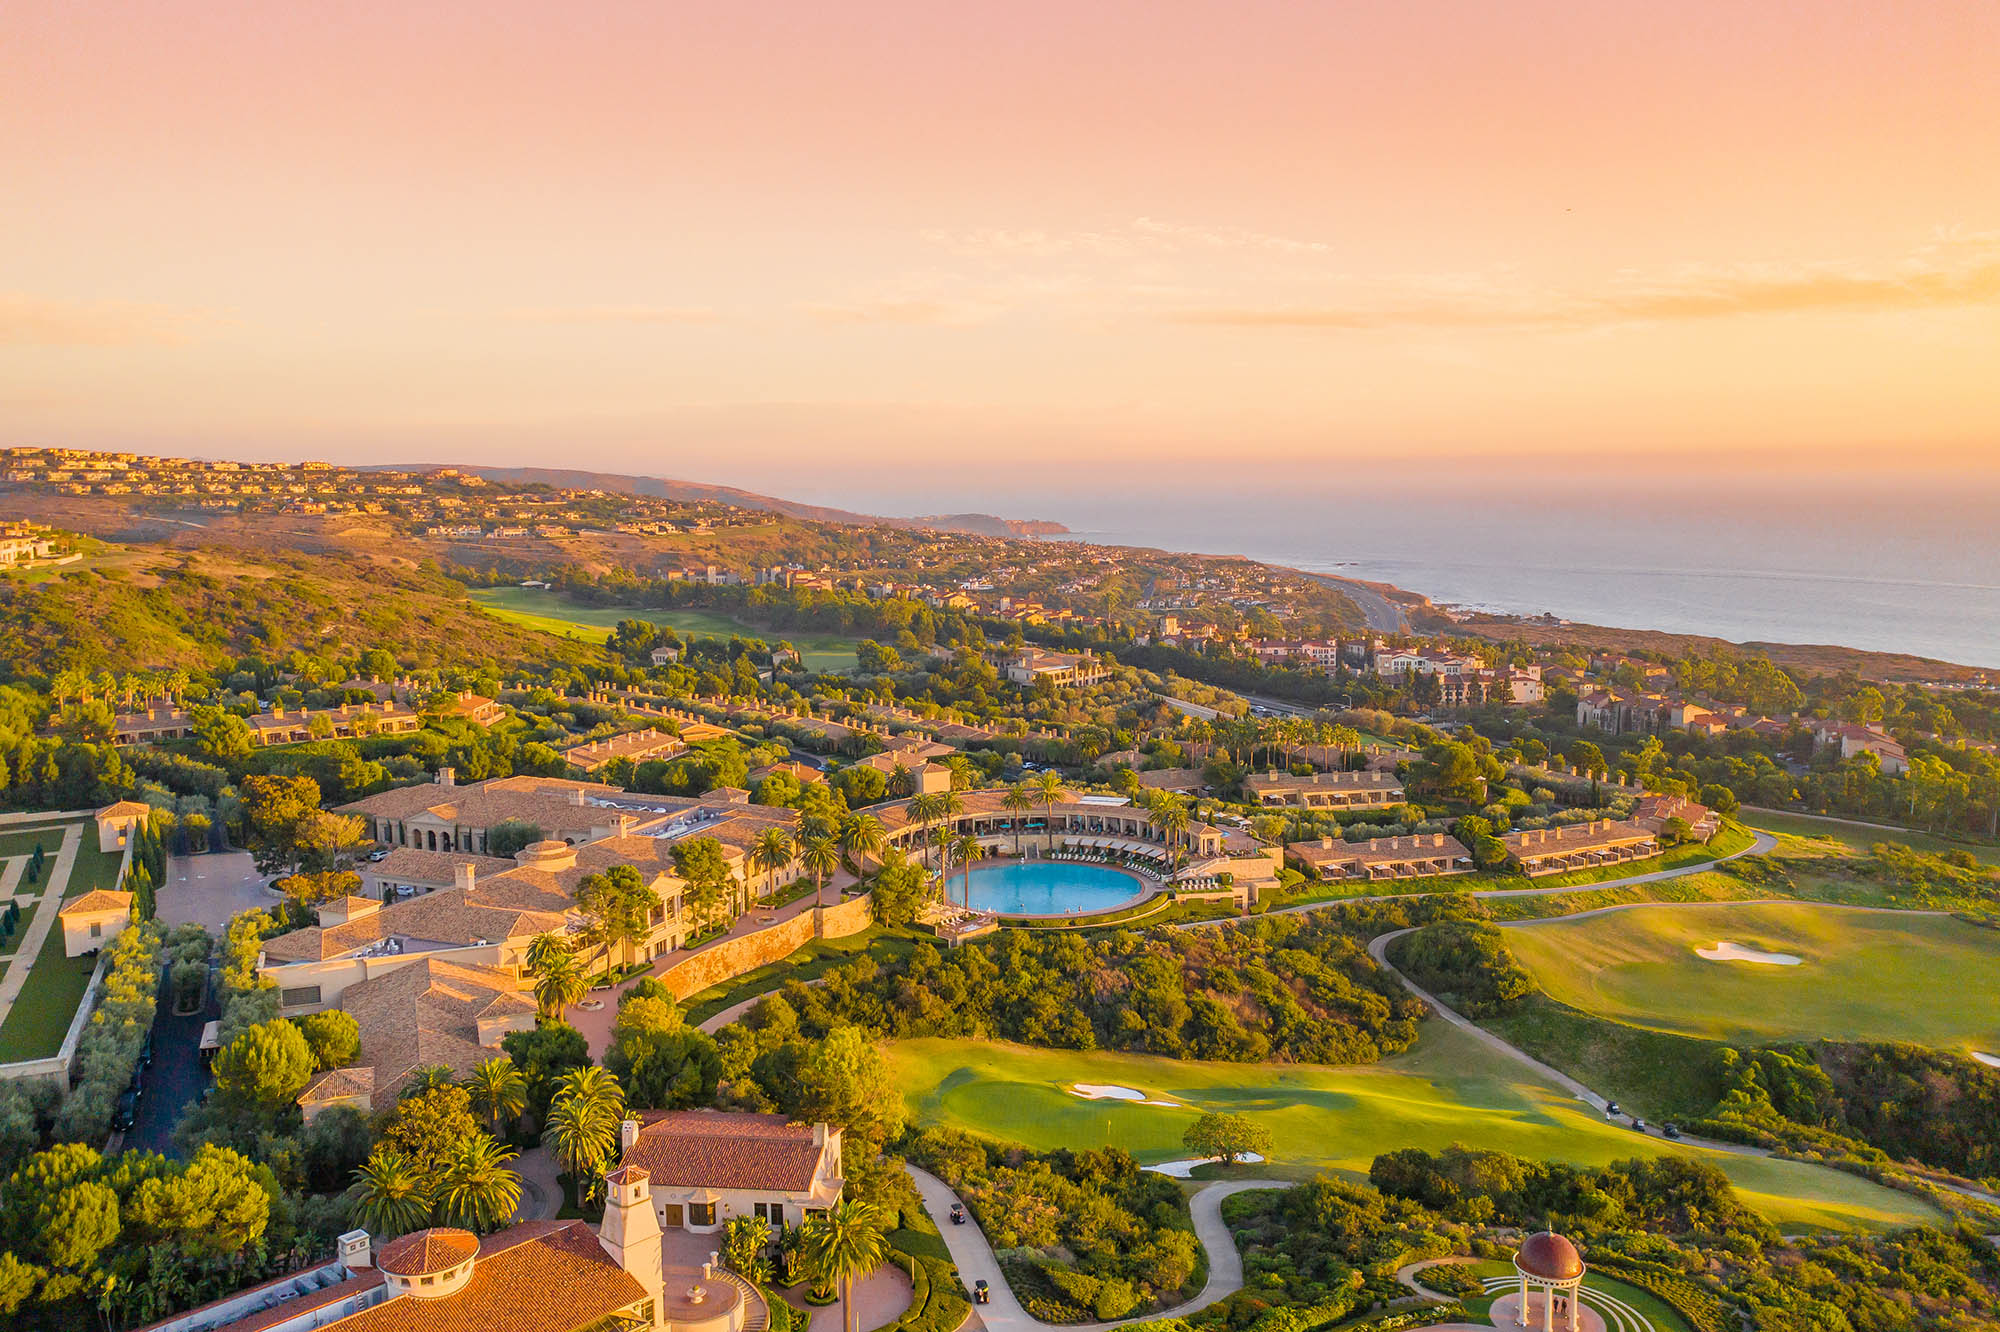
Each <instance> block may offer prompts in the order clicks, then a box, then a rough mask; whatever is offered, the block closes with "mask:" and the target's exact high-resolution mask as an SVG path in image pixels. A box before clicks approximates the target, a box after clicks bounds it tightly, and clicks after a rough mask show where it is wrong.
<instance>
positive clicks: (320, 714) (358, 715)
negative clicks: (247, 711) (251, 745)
mask: <svg viewBox="0 0 2000 1332" xmlns="http://www.w3.org/2000/svg"><path fill="white" fill-rule="evenodd" d="M244 721H246V722H248V723H249V725H250V733H251V735H253V736H255V737H256V740H257V743H258V744H260V745H294V744H299V743H302V742H303V741H307V740H316V739H320V738H322V737H330V738H333V739H338V740H351V739H353V738H354V737H356V736H363V735H400V734H402V733H404V732H406V731H421V730H422V729H423V727H424V719H423V718H422V717H420V716H418V715H417V714H416V713H414V712H412V711H410V710H409V709H408V708H406V707H404V706H403V705H402V704H400V703H381V704H354V703H343V704H341V705H340V706H339V707H337V708H319V709H308V708H294V709H287V708H285V707H283V706H282V705H279V706H274V707H273V708H272V709H271V710H270V711H269V712H260V713H257V714H256V715H254V716H251V717H246V718H244ZM315 731H317V732H318V734H315Z"/></svg>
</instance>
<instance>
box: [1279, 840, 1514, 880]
mask: <svg viewBox="0 0 2000 1332" xmlns="http://www.w3.org/2000/svg"><path fill="white" fill-rule="evenodd" d="M1285 858H1286V859H1288V860H1290V861H1292V862H1293V863H1294V864H1296V865H1298V866H1299V868H1301V869H1305V870H1310V871H1311V872H1312V873H1313V874H1314V875H1316V876H1317V877H1319V878H1322V879H1422V878H1430V877H1433V876H1436V875H1442V874H1470V873H1472V871H1473V868H1474V866H1473V863H1472V853H1471V852H1470V851H1467V850H1466V849H1465V844H1464V843H1463V842H1461V841H1459V840H1458V839H1457V838H1456V837H1449V836H1446V835H1445V834H1444V833H1412V834H1410V835H1409V836H1407V837H1377V838H1373V839H1371V840H1369V841H1366V842H1343V841H1341V840H1340V839H1339V838H1335V837H1322V838H1320V839H1319V841H1317V842H1293V843H1292V844H1290V845H1289V846H1287V847H1286V848H1285Z"/></svg>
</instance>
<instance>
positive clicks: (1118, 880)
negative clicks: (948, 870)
mask: <svg viewBox="0 0 2000 1332" xmlns="http://www.w3.org/2000/svg"><path fill="white" fill-rule="evenodd" d="M945 891H946V892H947V893H948V894H949V895H951V896H952V897H954V898H956V897H958V895H959V894H961V893H963V892H965V891H966V886H965V881H964V880H962V879H959V880H956V881H954V882H952V883H949V884H947V885H946V886H945ZM1143 892H1145V885H1144V884H1143V883H1141V882H1140V881H1139V880H1138V879H1135V878H1133V877H1132V876H1131V875H1129V874H1127V873H1125V872H1124V871H1122V870H1115V869H1107V868H1106V867H1104V866H1103V865H1070V864H1064V863H1062V862H1058V861H1033V862H1028V863H1024V864H1019V865H994V866H991V867H990V868H987V869H975V870H974V871H972V884H971V893H972V909H973V910H975V911H997V912H999V913H1000V914H1001V915H1003V916H1056V915H1073V914H1075V913H1077V912H1084V911H1104V910H1107V909H1109V908H1111V907H1115V906H1122V905H1123V904H1125V903H1127V902H1134V901H1137V900H1138V899H1139V896H1140V894H1142V893H1143Z"/></svg>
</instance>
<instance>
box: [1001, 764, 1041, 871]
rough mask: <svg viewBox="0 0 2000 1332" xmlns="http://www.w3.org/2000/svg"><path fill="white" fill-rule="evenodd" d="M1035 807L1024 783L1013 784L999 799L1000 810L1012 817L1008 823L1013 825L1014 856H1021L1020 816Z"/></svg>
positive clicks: (1033, 800)
mask: <svg viewBox="0 0 2000 1332" xmlns="http://www.w3.org/2000/svg"><path fill="white" fill-rule="evenodd" d="M1034 807H1035V796H1034V793H1033V792H1031V791H1030V790H1028V784H1027V783H1026V782H1015V783H1014V784H1013V785H1012V786H1010V787H1008V788H1007V794H1006V795H1003V796H1001V797H1000V808H1002V809H1004V810H1006V811H1007V812H1008V813H1009V814H1011V815H1013V816H1014V817H1013V818H1012V819H1010V820H1008V822H1010V823H1012V824H1013V825H1014V854H1015V855H1017V856H1018V855H1020V854H1021V816H1022V815H1023V814H1026V813H1027V812H1028V811H1029V810H1031V809H1033V808H1034Z"/></svg>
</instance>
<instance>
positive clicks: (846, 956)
mask: <svg viewBox="0 0 2000 1332" xmlns="http://www.w3.org/2000/svg"><path fill="white" fill-rule="evenodd" d="M917 939H918V936H917V935H915V934H912V933H909V932H906V931H903V930H885V929H883V928H882V927H881V926H879V925H871V926H869V927H868V928H867V929H865V930H863V931H861V932H860V933H859V934H850V935H848V936H847V937H846V938H843V939H815V940H813V941H812V942H811V943H809V944H807V945H806V946H805V947H803V948H801V949H799V950H798V951H797V952H795V953H793V954H791V955H790V956H789V957H785V958H782V959H780V960H779V961H776V962H772V963H770V964H769V965H767V966H761V967H759V968H757V969H756V970H755V971H746V972H744V973H743V974H742V975H741V976H737V977H735V978H734V979H732V980H729V981H725V982H724V983H723V984H721V985H711V986H709V987H708V988H707V989H706V990H700V991H697V992H696V993H694V994H691V995H689V996H688V997H687V1000H686V1002H685V1003H683V1004H682V1011H683V1012H684V1013H685V1014H686V1017H687V1020H688V1021H689V1022H691V1023H694V1024H695V1025H697V1026H699V1025H700V1024H702V1023H704V1022H706V1021H708V1020H709V1019H710V1018H712V1017H714V1016H715V1015H716V1014H717V1013H720V1012H721V1011H722V1010H723V1009H725V1008H728V1007H729V1006H730V1005H731V1004H740V1003H742V1002H743V1001H744V1000H745V999H748V998H750V997H751V996H753V995H759V994H764V993H766V992H767V991H770V990H775V989H777V988H778V987H779V986H781V985H783V984H785V983H786V982H787V981H795V980H796V981H809V980H813V979H815V978H817V977H820V976H824V975H825V974H826V973H827V972H829V971H831V970H833V969H834V968H835V967H838V966H842V965H844V964H845V963H848V962H852V961H853V960H854V959H855V958H857V957H859V956H861V955H862V954H863V953H866V954H868V955H869V956H870V957H873V958H875V959H876V960H878V961H881V960H886V959H888V958H891V957H902V956H906V955H907V954H908V953H909V952H910V950H911V949H913V948H915V947H916V946H917Z"/></svg>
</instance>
